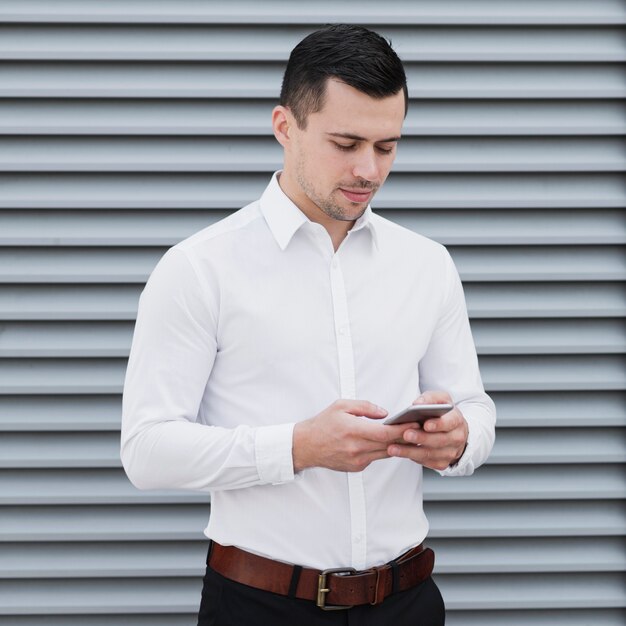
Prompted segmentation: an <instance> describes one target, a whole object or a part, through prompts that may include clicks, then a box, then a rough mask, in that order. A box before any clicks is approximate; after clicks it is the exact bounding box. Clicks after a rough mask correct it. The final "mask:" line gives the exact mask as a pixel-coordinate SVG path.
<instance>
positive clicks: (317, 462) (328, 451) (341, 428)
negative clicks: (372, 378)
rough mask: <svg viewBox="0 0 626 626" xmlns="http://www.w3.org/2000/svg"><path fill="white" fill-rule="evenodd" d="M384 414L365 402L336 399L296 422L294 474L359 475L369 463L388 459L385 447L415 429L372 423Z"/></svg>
mask: <svg viewBox="0 0 626 626" xmlns="http://www.w3.org/2000/svg"><path fill="white" fill-rule="evenodd" d="M386 415H387V411H385V409H383V408H381V407H379V406H376V405H375V404H372V403H371V402H367V401H365V400H337V401H336V402H333V403H332V404H331V405H330V406H329V407H328V408H326V409H324V410H323V411H322V412H321V413H318V414H317V415H315V416H314V417H311V418H309V419H307V420H304V421H303V422H299V423H297V424H296V425H295V427H294V431H293V468H294V471H295V472H299V471H300V470H303V469H305V468H307V467H326V468H328V469H332V470H336V471H340V472H360V471H362V470H364V469H365V468H366V467H367V466H368V465H369V464H370V463H371V462H372V461H376V460H378V459H385V458H388V457H389V454H388V453H387V448H388V446H389V444H390V443H392V442H394V441H397V440H402V435H403V433H404V431H405V430H408V429H409V428H415V424H397V425H394V426H388V425H385V424H381V423H378V422H377V421H376V420H379V419H382V418H383V417H385V416H386ZM363 418H369V419H363Z"/></svg>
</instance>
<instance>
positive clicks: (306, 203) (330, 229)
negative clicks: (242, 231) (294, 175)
mask: <svg viewBox="0 0 626 626" xmlns="http://www.w3.org/2000/svg"><path fill="white" fill-rule="evenodd" d="M278 184H279V186H280V188H281V189H282V190H283V193H284V194H285V195H286V196H287V197H288V198H289V199H290V200H291V201H292V202H293V203H294V204H295V205H296V206H297V207H298V208H299V209H300V210H301V211H302V212H303V213H304V214H305V215H306V216H307V217H308V218H309V219H310V220H311V221H312V222H315V223H316V224H321V225H322V226H323V227H324V228H325V229H326V232H327V233H328V235H329V237H330V239H331V241H332V244H333V249H334V250H335V252H336V251H337V250H338V249H339V246H340V245H341V242H342V241H343V240H344V239H345V238H346V236H347V235H348V232H349V231H350V229H351V228H352V227H353V226H354V223H355V220H350V221H347V220H338V219H335V218H333V217H330V216H329V215H327V214H326V213H324V211H322V209H320V208H319V206H317V204H315V203H314V202H313V201H312V200H311V199H310V198H309V197H308V196H307V195H305V194H303V193H302V190H301V189H300V187H299V185H296V184H293V183H292V181H291V179H290V178H289V176H287V175H285V172H284V171H283V172H282V173H281V174H279V176H278Z"/></svg>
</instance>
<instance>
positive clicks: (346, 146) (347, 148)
mask: <svg viewBox="0 0 626 626" xmlns="http://www.w3.org/2000/svg"><path fill="white" fill-rule="evenodd" d="M333 143H334V144H335V146H336V148H337V149H338V150H343V151H344V152H350V150H354V148H356V144H355V143H350V144H344V143H337V142H336V141H334V142H333Z"/></svg>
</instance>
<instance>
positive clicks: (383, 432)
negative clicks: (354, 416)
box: [361, 422, 419, 444]
mask: <svg viewBox="0 0 626 626" xmlns="http://www.w3.org/2000/svg"><path fill="white" fill-rule="evenodd" d="M361 424H362V426H363V430H362V431H361V434H362V435H363V436H364V437H366V438H367V439H369V440H371V441H376V442H378V443H382V444H389V443H391V442H392V441H396V440H402V437H403V435H404V433H405V432H406V431H407V430H415V429H416V428H419V424H414V423H410V422H407V423H406V424H377V423H375V422H361Z"/></svg>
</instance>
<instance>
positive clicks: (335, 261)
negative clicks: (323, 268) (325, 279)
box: [330, 259, 338, 270]
mask: <svg viewBox="0 0 626 626" xmlns="http://www.w3.org/2000/svg"><path fill="white" fill-rule="evenodd" d="M337 265H338V263H337V259H333V261H332V263H331V264H330V266H331V267H332V268H333V269H334V270H336V269H337Z"/></svg>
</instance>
